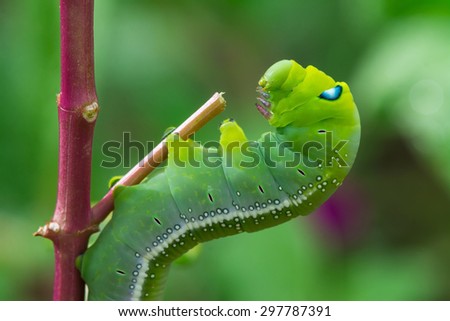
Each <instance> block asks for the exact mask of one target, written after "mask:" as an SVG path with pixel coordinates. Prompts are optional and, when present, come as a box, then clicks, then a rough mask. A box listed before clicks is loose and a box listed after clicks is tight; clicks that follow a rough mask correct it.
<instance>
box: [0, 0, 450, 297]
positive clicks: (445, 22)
mask: <svg viewBox="0 0 450 321" xmlns="http://www.w3.org/2000/svg"><path fill="white" fill-rule="evenodd" d="M95 10H96V12H95V55H96V56H95V63H96V79H97V91H98V96H99V105H100V108H101V111H100V114H99V118H98V120H97V125H96V132H95V143H94V150H93V154H94V157H93V165H92V171H93V177H92V200H93V202H95V201H96V200H98V199H99V198H101V197H102V196H103V194H104V193H105V192H106V191H107V188H108V181H109V179H110V178H111V177H113V176H115V175H123V174H124V173H125V172H126V171H127V170H128V168H127V165H128V167H130V166H132V165H133V164H134V163H135V162H137V161H138V160H139V157H140V156H143V153H144V152H147V151H148V150H149V149H150V148H151V146H153V145H155V144H156V143H158V142H159V139H160V138H161V136H162V134H163V132H164V131H165V129H166V128H167V127H169V126H175V125H178V124H179V123H181V122H182V121H183V120H184V119H185V118H186V117H187V116H189V115H190V114H191V113H192V112H193V111H194V110H196V109H197V107H199V106H200V105H202V104H203V102H204V101H206V99H208V98H209V97H210V96H211V95H212V93H213V92H215V91H223V92H226V96H225V97H226V99H227V102H228V105H227V110H226V111H225V112H224V113H223V114H222V115H221V116H219V117H218V118H217V119H214V120H213V121H212V122H211V123H210V124H208V125H207V126H206V127H205V129H203V130H202V131H201V132H199V133H198V134H197V135H196V139H197V140H199V141H202V142H206V141H208V140H217V139H218V137H219V133H218V126H219V124H220V122H221V120H222V119H224V118H227V117H232V118H234V119H236V120H237V121H238V122H239V123H240V124H241V126H242V127H243V128H244V130H245V131H246V133H247V134H248V136H249V137H250V138H257V137H259V135H260V134H261V132H262V131H265V130H268V129H269V126H268V125H267V123H266V121H265V120H264V118H263V117H261V116H260V115H259V113H258V112H257V111H256V109H255V108H254V102H255V87H256V85H257V81H258V79H259V77H260V76H261V74H262V73H263V72H264V71H265V70H266V68H267V67H268V66H270V65H271V64H272V63H273V62H275V61H277V60H280V59H283V58H292V59H295V60H297V61H298V62H299V63H301V64H303V65H309V64H312V65H315V66H317V67H318V68H320V69H322V70H324V71H326V73H327V74H329V75H331V76H333V77H334V78H335V79H336V80H344V81H347V82H348V83H349V85H350V88H351V89H352V92H353V94H354V96H355V100H356V102H357V104H358V107H359V111H360V113H361V121H362V129H363V136H362V139H361V149H360V153H359V155H358V158H357V160H356V163H355V167H354V168H353V170H352V172H351V175H350V177H349V178H348V179H347V181H346V182H345V184H344V185H343V186H342V189H341V190H339V191H338V193H337V194H336V195H335V196H333V198H332V199H331V200H330V201H329V202H328V203H327V204H326V205H325V206H324V207H323V208H321V209H320V210H319V211H318V212H317V213H315V214H312V215H311V216H309V217H307V218H300V219H297V220H295V221H292V222H290V223H288V224H285V225H282V226H279V227H276V228H272V229H269V230H266V231H262V232H258V233H254V234H245V235H239V236H235V237H231V238H226V239H222V240H217V241H213V242H210V243H207V244H205V245H204V246H203V248H202V251H201V252H200V254H199V256H198V258H196V259H195V260H194V261H193V262H190V264H187V265H186V264H185V265H177V266H174V267H173V269H172V271H171V274H170V277H169V283H168V289H167V293H166V299H169V300H442V299H445V300H449V299H450V275H449V273H448V270H449V269H450V215H449V214H450V209H449V205H450V165H449V164H450V148H449V137H450V96H449V93H450V76H449V72H448V71H449V70H450V45H449V41H448V39H450V4H449V3H448V1H444V0H430V1H426V2H424V1H418V0H406V1H393V0H383V1H380V0H338V1H326V0H316V1H295V0H282V1H256V0H244V1H236V0H233V1H232V0H228V1H225V0H221V1H206V0H199V1H162V0H155V1H147V0H136V1H119V0H97V1H96V4H95ZM58 27H59V26H58V2H57V1H35V0H23V1H8V0H4V1H1V2H0V41H1V44H2V46H1V50H0V88H1V89H0V104H1V109H0V146H1V151H2V152H1V155H2V157H1V158H0V162H1V168H2V178H3V179H4V183H3V184H1V186H0V244H1V253H0V300H49V299H51V288H52V273H53V250H52V247H51V244H50V242H49V241H47V240H43V239H38V238H33V237H32V233H33V232H34V231H35V230H36V229H37V227H38V226H39V225H42V224H43V223H45V222H46V221H48V220H49V219H50V218H51V215H52V211H53V209H54V205H55V199H56V183H57V150H58V124H57V110H56V103H55V100H56V94H57V92H58V90H59V31H58ZM124 133H130V134H129V135H131V136H128V137H130V139H131V140H132V141H134V142H142V143H143V144H144V145H143V147H142V148H137V147H132V148H130V149H129V150H128V149H127V150H125V151H124V150H123V149H120V150H119V151H120V152H121V154H122V155H123V156H124V157H123V159H122V162H121V164H120V165H119V166H117V167H115V168H106V167H105V166H102V161H103V162H104V161H108V158H107V156H106V155H104V154H103V153H102V146H103V145H104V144H105V143H107V142H108V141H119V142H121V141H122V140H123V137H124ZM135 145H136V144H135ZM144 147H145V148H144ZM140 154H141V155H140Z"/></svg>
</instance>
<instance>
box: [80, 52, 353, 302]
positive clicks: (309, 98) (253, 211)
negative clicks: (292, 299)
mask: <svg viewBox="0 0 450 321" xmlns="http://www.w3.org/2000/svg"><path fill="white" fill-rule="evenodd" d="M257 93H258V97H257V99H258V103H257V105H256V107H257V109H258V110H259V111H260V112H261V114H263V116H264V117H265V118H267V119H268V121H269V123H270V124H271V125H272V126H273V127H275V131H274V132H268V133H264V134H263V135H262V136H261V138H260V139H259V140H257V141H248V140H247V138H246V137H245V134H244V132H243V131H242V129H241V128H240V127H239V126H238V125H237V124H236V122H234V121H232V120H226V121H225V122H224V123H223V124H222V125H221V127H220V131H221V137H220V146H215V147H210V148H205V147H203V146H201V145H200V144H198V143H195V142H193V141H190V140H189V141H183V140H180V139H179V137H178V136H177V135H176V134H171V135H169V137H168V139H167V141H168V149H169V158H168V164H167V166H166V167H164V168H162V169H161V170H159V171H158V172H156V173H154V174H152V175H151V177H150V178H149V179H148V180H147V181H145V182H144V183H141V184H140V185H137V186H131V187H123V186H119V187H118V188H117V189H116V192H115V211H114V215H113V218H112V220H111V221H110V222H109V223H108V225H107V226H106V227H105V229H104V230H103V231H102V233H101V234H100V236H99V238H98V239H97V241H96V242H95V243H94V245H93V246H92V247H90V248H89V249H88V250H87V252H86V253H85V254H84V255H83V257H82V259H81V264H80V271H81V274H82V277H83V279H84V280H85V281H86V283H87V285H88V287H89V300H152V299H153V300H154V299H159V298H161V296H162V293H163V288H164V283H165V281H166V278H167V274H168V270H169V266H170V264H171V263H172V262H173V261H174V260H175V259H176V258H178V257H180V256H181V255H182V254H183V253H186V252H187V251H188V250H189V249H191V248H193V247H194V246H196V245H197V244H198V243H201V242H206V241H208V240H211V239H216V238H220V237H224V236H227V235H234V234H237V233H241V232H255V231H259V230H262V229H265V228H268V227H271V226H275V225H278V224H281V223H283V222H286V221H288V220H290V219H292V218H294V217H297V216H299V215H307V214H309V213H311V212H312V211H313V210H314V209H316V208H317V207H318V206H320V205H321V204H322V203H323V202H324V201H325V200H326V199H327V198H328V197H329V196H330V195H331V194H332V193H333V192H334V191H335V190H336V188H337V187H338V186H339V185H340V184H342V181H343V179H344V178H345V176H346V175H347V173H348V172H349V170H350V167H351V166H352V164H353V162H354V160H355V157H356V153H357V150H358V145H359V139H360V123H359V116H358V111H357V108H356V105H355V103H354V102H353V97H352V95H351V93H350V90H349V87H348V85H347V84H346V83H344V82H335V81H334V80H333V79H332V78H331V77H329V76H327V75H326V74H325V73H323V72H321V71H319V70H318V69H317V68H315V67H313V66H308V67H306V68H303V67H302V66H300V65H299V64H297V63H296V62H295V61H293V60H282V61H279V62H277V63H275V64H274V65H272V66H271V67H270V68H269V69H268V70H267V71H266V73H265V74H264V76H263V77H262V78H261V80H260V81H259V86H258V88H257Z"/></svg>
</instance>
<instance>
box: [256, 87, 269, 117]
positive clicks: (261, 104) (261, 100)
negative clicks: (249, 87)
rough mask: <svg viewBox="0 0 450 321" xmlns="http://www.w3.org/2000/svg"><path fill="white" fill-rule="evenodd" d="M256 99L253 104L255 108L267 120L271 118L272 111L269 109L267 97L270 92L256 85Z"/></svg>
mask: <svg viewBox="0 0 450 321" xmlns="http://www.w3.org/2000/svg"><path fill="white" fill-rule="evenodd" d="M256 94H257V96H256V100H258V102H257V103H256V104H255V105H256V109H257V110H258V111H259V112H260V113H261V115H263V116H264V118H265V119H267V120H269V119H271V118H272V115H273V113H272V111H271V110H270V105H271V104H270V102H269V101H268V99H269V98H270V94H268V93H267V92H265V91H264V89H263V88H262V87H261V86H258V87H256Z"/></svg>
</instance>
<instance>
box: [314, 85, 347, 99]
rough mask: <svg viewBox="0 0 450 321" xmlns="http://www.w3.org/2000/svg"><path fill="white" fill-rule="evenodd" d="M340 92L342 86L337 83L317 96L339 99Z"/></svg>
mask: <svg viewBox="0 0 450 321" xmlns="http://www.w3.org/2000/svg"><path fill="white" fill-rule="evenodd" d="M341 94H342V86H341V85H337V86H336V87H333V88H330V89H327V90H325V91H324V92H323V93H321V94H320V96H319V98H322V99H326V100H336V99H339V97H341Z"/></svg>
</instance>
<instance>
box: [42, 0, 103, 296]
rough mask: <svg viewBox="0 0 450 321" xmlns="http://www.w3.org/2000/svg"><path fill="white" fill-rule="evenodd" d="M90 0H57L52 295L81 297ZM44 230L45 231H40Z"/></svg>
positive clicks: (90, 95) (90, 111)
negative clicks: (58, 38) (58, 82)
mask: <svg viewBox="0 0 450 321" xmlns="http://www.w3.org/2000/svg"><path fill="white" fill-rule="evenodd" d="M93 11H94V0H61V1H60V15H61V94H60V95H59V96H58V116H59V172H58V174H59V176H58V198H57V202H56V209H55V213H54V216H53V219H52V222H51V223H49V224H47V226H46V227H44V230H45V231H44V232H47V235H44V236H46V237H48V238H50V239H51V240H52V241H53V243H54V247H55V279H54V293H53V299H54V300H83V299H84V282H83V280H82V279H81V277H80V273H79V272H78V270H77V269H76V267H75V260H76V258H77V256H78V255H80V254H81V253H83V252H84V251H85V249H86V247H87V241H88V238H89V235H90V234H91V231H90V228H89V225H90V215H91V207H90V179H91V156H92V138H93V133H94V125H95V120H96V118H97V112H98V105H97V96H96V91H95V79H94V41H93ZM44 234H45V233H44Z"/></svg>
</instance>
